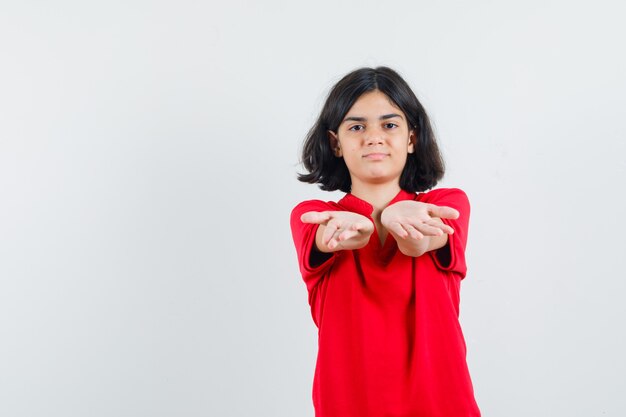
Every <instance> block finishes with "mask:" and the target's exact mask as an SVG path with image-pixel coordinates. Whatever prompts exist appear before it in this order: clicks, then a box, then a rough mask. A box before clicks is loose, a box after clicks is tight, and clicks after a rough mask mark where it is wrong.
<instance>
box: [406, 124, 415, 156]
mask: <svg viewBox="0 0 626 417" xmlns="http://www.w3.org/2000/svg"><path fill="white" fill-rule="evenodd" d="M416 138H417V135H416V134H415V129H411V131H410V132H409V146H408V148H407V151H408V153H413V152H415V140H416Z"/></svg>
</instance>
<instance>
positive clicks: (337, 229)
mask: <svg viewBox="0 0 626 417" xmlns="http://www.w3.org/2000/svg"><path fill="white" fill-rule="evenodd" d="M300 220H302V222H304V223H311V224H319V225H320V227H318V229H317V233H316V235H315V246H316V249H317V250H318V251H320V252H326V253H329V252H336V251H339V250H349V249H360V248H362V247H364V246H365V245H367V243H368V242H369V240H370V236H371V235H372V233H373V232H374V224H373V223H372V221H371V220H370V219H368V218H367V217H365V216H363V215H361V214H357V213H353V212H351V211H308V212H306V213H304V214H303V215H302V216H301V217H300Z"/></svg>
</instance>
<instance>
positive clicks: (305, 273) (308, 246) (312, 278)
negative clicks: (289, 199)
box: [291, 200, 337, 293]
mask: <svg viewBox="0 0 626 417" xmlns="http://www.w3.org/2000/svg"><path fill="white" fill-rule="evenodd" d="M328 210H337V208H334V207H332V206H331V205H330V204H329V203H326V202H323V201H320V200H309V201H304V202H302V203H300V204H298V205H297V206H296V207H295V208H294V209H293V210H292V211H291V234H292V236H293V242H294V244H295V246H296V253H297V255H298V264H299V267H300V273H301V274H302V279H303V280H304V282H305V283H306V286H307V290H308V291H309V293H310V292H311V291H312V290H313V288H315V286H316V285H317V284H318V283H319V281H320V279H321V278H322V277H323V276H324V273H325V272H326V271H327V270H328V269H329V268H330V266H331V265H332V264H333V262H334V259H335V258H336V256H337V252H333V253H328V254H326V253H320V252H317V251H316V250H315V234H316V233H317V229H318V227H319V225H318V224H309V223H303V222H302V221H301V220H300V217H301V216H302V215H303V214H304V213H306V212H308V211H328Z"/></svg>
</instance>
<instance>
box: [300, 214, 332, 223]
mask: <svg viewBox="0 0 626 417" xmlns="http://www.w3.org/2000/svg"><path fill="white" fill-rule="evenodd" d="M329 219H330V213H328V212H326V211H307V212H306V213H304V214H303V215H302V216H300V220H301V221H302V223H311V224H323V223H326V222H327V221H328V220H329Z"/></svg>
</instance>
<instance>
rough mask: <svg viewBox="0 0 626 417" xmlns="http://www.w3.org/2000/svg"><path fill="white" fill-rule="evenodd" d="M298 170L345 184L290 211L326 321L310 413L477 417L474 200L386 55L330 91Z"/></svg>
mask: <svg viewBox="0 0 626 417" xmlns="http://www.w3.org/2000/svg"><path fill="white" fill-rule="evenodd" d="M302 157H303V158H302V159H303V164H304V167H305V168H306V170H307V171H308V173H307V174H302V175H300V176H299V179H300V180H301V181H304V182H308V183H317V184H319V185H320V187H321V188H322V189H323V190H329V191H332V190H337V189H339V190H341V191H343V192H345V193H347V194H346V195H345V196H344V197H343V198H342V199H341V200H339V201H338V202H336V203H335V202H324V201H320V200H310V201H305V202H302V203H300V204H298V205H297V206H296V207H295V208H294V209H293V211H292V214H291V230H292V233H293V239H294V243H295V245H296V251H297V254H298V261H299V264H300V271H301V272H302V278H303V279H304V282H305V283H306V286H307V290H308V294H309V304H310V306H311V313H312V316H313V320H314V322H315V324H316V325H317V327H318V330H319V331H318V337H319V343H318V356H317V365H316V369H315V378H314V382H313V404H314V406H315V411H316V413H315V415H316V417H476V416H480V411H479V409H478V407H477V405H476V401H475V400H474V393H473V389H472V383H471V380H470V375H469V372H468V368H467V363H466V350H465V349H466V348H465V341H464V339H463V334H462V332H461V327H460V325H459V321H458V315H459V289H460V283H461V280H462V279H463V278H464V277H465V274H466V270H467V268H466V265H465V255H464V253H465V245H466V242H467V230H468V220H469V212H470V207H469V202H468V200H467V196H466V195H465V193H464V192H463V191H461V190H459V189H456V188H449V189H445V188H443V189H435V190H431V191H426V190H429V189H431V188H432V187H434V186H435V185H436V184H437V181H438V180H440V179H441V177H442V176H443V173H444V165H443V160H442V158H441V155H440V153H439V149H438V147H437V143H436V141H435V138H434V135H433V131H432V129H431V126H430V122H429V119H428V116H427V115H426V112H425V111H424V108H423V107H422V105H421V104H420V102H419V101H418V100H417V98H416V97H415V94H414V93H413V92H412V91H411V89H410V87H409V86H408V85H407V83H406V82H405V81H404V80H403V79H402V78H401V77H400V76H399V75H398V74H397V73H396V72H394V71H393V70H391V69H389V68H386V67H379V68H375V69H372V68H362V69H359V70H356V71H354V72H351V73H350V74H348V75H346V76H345V77H344V78H343V79H341V80H340V81H339V82H338V83H337V84H336V85H335V86H334V87H333V89H332V90H331V92H330V94H329V96H328V99H327V100H326V103H325V104H324V107H323V109H322V112H321V115H320V117H319V119H318V120H317V122H316V123H315V125H314V126H313V128H312V129H311V131H310V132H309V134H308V136H307V138H306V141H305V144H304V149H303V155H302Z"/></svg>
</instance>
